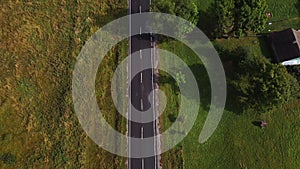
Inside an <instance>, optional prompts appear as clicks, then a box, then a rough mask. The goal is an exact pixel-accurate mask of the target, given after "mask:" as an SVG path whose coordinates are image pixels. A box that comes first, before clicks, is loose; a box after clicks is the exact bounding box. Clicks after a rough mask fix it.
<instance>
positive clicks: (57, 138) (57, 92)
mask: <svg viewBox="0 0 300 169" xmlns="http://www.w3.org/2000/svg"><path fill="white" fill-rule="evenodd" d="M0 8H1V10H0V20H1V22H0V27H1V29H0V41H1V43H0V51H1V54H0V58H1V61H0V72H1V73H0V168H99V167H100V166H102V167H103V168H124V167H125V162H126V161H125V160H126V159H125V158H122V157H118V156H115V155H112V154H110V153H108V152H106V151H105V150H103V149H101V148H99V147H98V145H96V144H95V143H94V142H93V141H91V140H90V139H89V137H88V136H87V135H86V134H85V132H84V131H83V130H82V128H81V126H80V124H79V122H78V120H77V117H76V115H75V112H74V110H73V102H72V95H71V82H72V72H73V67H74V65H75V62H76V57H77V55H78V54H79V52H80V49H81V47H82V46H83V45H84V43H85V41H86V40H87V39H88V38H89V37H90V36H91V35H92V34H93V33H94V32H95V31H96V30H98V29H99V28H100V27H101V26H103V25H104V24H106V23H107V22H109V21H111V20H113V19H115V18H118V17H120V16H123V15H126V14H127V1H124V0H107V1H92V0H88V1H86V0H85V1H82V0H77V1H50V0H45V1H31V2H28V1H1V2H0ZM127 48H128V46H127V43H126V42H122V43H120V44H119V45H117V46H116V47H115V48H114V49H113V51H114V52H111V53H109V54H108V55H107V57H105V59H104V61H103V64H102V65H100V66H101V70H99V73H98V76H97V77H98V78H97V82H96V84H97V86H101V88H100V87H99V88H97V90H96V93H97V99H98V103H99V105H100V106H101V108H102V112H103V113H104V114H105V118H106V119H107V121H108V122H109V123H110V124H111V125H112V126H114V127H115V128H116V129H117V130H119V131H120V132H122V133H125V132H126V120H125V119H124V118H121V117H120V115H119V114H118V112H117V111H116V110H115V108H114V107H112V105H113V104H112V100H109V99H106V98H110V81H111V78H112V72H113V70H114V69H115V68H116V65H118V64H119V62H120V61H121V60H122V59H123V58H124V57H125V56H127ZM100 75H101V76H100Z"/></svg>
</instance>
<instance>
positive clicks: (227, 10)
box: [215, 0, 235, 36]
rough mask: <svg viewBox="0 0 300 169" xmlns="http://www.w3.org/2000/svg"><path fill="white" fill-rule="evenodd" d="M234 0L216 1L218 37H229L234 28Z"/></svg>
mask: <svg viewBox="0 0 300 169" xmlns="http://www.w3.org/2000/svg"><path fill="white" fill-rule="evenodd" d="M234 10H235V9H234V0H217V1H215V15H216V16H215V17H216V21H217V22H216V26H217V28H216V29H217V30H216V32H217V36H228V35H229V33H231V32H232V31H233V28H234Z"/></svg>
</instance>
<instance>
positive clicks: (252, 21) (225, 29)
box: [214, 0, 268, 37]
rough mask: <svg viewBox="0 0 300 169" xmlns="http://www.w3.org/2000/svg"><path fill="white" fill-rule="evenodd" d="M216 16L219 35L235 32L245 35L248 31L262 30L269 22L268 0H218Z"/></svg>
mask: <svg viewBox="0 0 300 169" xmlns="http://www.w3.org/2000/svg"><path fill="white" fill-rule="evenodd" d="M214 7H215V11H216V12H215V18H216V28H217V29H216V33H217V36H219V37H220V36H224V35H225V36H227V35H228V34H229V33H231V32H234V33H235V34H236V35H237V36H243V35H244V34H245V33H247V32H248V31H252V32H255V33H256V32H259V31H262V30H263V29H264V28H265V26H266V23H267V19H268V18H267V17H266V11H267V1H266V0H216V1H215V5H214Z"/></svg>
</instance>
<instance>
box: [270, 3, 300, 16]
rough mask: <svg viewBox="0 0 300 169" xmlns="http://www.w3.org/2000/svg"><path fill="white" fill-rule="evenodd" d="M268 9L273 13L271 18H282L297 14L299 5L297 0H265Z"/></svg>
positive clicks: (299, 9) (299, 8)
mask: <svg viewBox="0 0 300 169" xmlns="http://www.w3.org/2000/svg"><path fill="white" fill-rule="evenodd" d="M267 3H268V6H269V11H270V12H271V13H272V14H273V18H272V20H275V21H276V20H283V19H289V18H294V17H298V16H299V11H300V5H299V1H298V0H267Z"/></svg>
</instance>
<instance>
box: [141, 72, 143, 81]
mask: <svg viewBox="0 0 300 169" xmlns="http://www.w3.org/2000/svg"><path fill="white" fill-rule="evenodd" d="M141 83H143V73H141Z"/></svg>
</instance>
